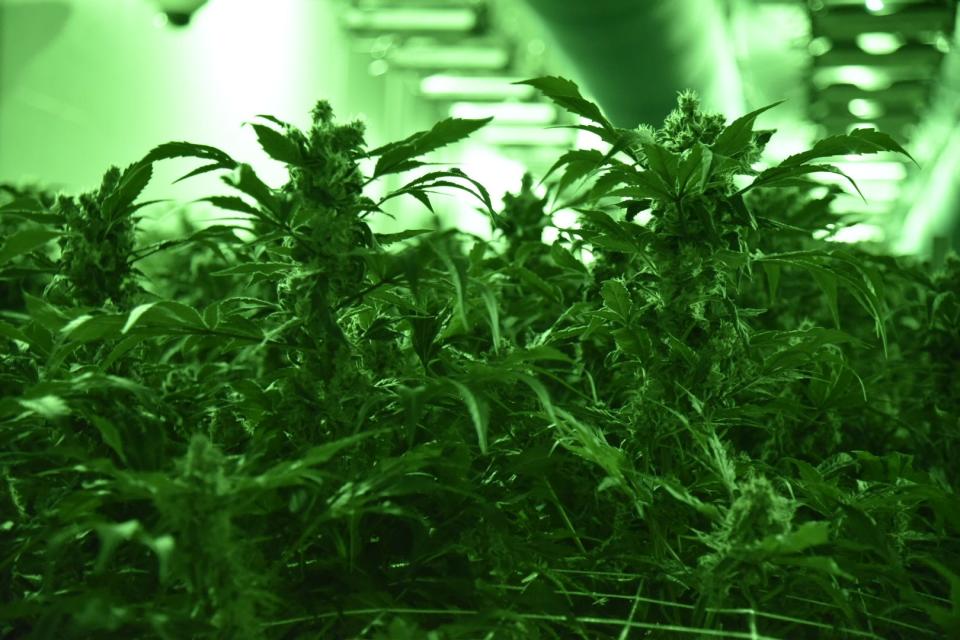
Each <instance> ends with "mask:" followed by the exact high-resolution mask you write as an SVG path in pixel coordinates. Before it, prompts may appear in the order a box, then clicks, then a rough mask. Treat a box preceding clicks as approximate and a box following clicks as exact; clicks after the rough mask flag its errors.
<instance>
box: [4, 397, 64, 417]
mask: <svg viewBox="0 0 960 640" xmlns="http://www.w3.org/2000/svg"><path fill="white" fill-rule="evenodd" d="M17 402H19V403H20V405H21V406H22V407H24V408H25V409H28V410H30V411H32V412H34V413H35V414H37V415H38V416H40V417H41V418H46V419H48V420H53V419H55V418H62V417H63V416H66V415H69V414H70V407H69V406H67V403H66V402H64V401H63V398H61V397H59V396H55V395H45V396H40V397H38V398H20V399H19V400H18V401H17Z"/></svg>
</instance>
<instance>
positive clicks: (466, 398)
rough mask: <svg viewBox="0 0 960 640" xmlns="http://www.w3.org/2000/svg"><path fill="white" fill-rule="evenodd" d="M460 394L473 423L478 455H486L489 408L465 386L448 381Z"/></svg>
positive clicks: (457, 382)
mask: <svg viewBox="0 0 960 640" xmlns="http://www.w3.org/2000/svg"><path fill="white" fill-rule="evenodd" d="M448 382H450V384H452V385H453V386H454V387H455V388H456V389H457V391H458V392H459V393H460V398H461V399H462V400H463V403H464V404H465V405H466V407H467V412H468V413H469V414H470V419H471V420H472V421H473V428H474V430H475V431H476V432H477V442H478V443H479V444H480V453H483V454H486V453H487V436H488V431H489V428H490V423H489V419H490V417H489V413H490V412H489V408H488V406H487V403H486V401H485V400H484V399H483V398H480V397H477V395H476V394H474V392H473V391H472V390H471V389H470V387H468V386H467V385H465V384H463V383H462V382H459V381H457V380H453V379H448Z"/></svg>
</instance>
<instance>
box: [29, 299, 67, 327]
mask: <svg viewBox="0 0 960 640" xmlns="http://www.w3.org/2000/svg"><path fill="white" fill-rule="evenodd" d="M23 300H24V303H25V304H26V306H27V313H29V314H30V317H31V318H32V319H33V320H34V321H35V322H36V323H37V324H39V325H40V326H41V327H43V328H44V329H47V330H48V331H59V330H60V328H61V327H63V326H64V325H65V324H67V323H68V322H70V318H68V317H67V316H66V315H65V314H64V313H63V312H62V311H60V309H57V308H56V307H54V306H53V305H51V304H49V303H48V302H46V301H45V300H43V299H41V298H37V297H36V296H33V295H31V294H29V293H27V292H24V293H23Z"/></svg>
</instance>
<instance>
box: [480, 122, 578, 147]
mask: <svg viewBox="0 0 960 640" xmlns="http://www.w3.org/2000/svg"><path fill="white" fill-rule="evenodd" d="M474 135H475V137H476V138H477V139H478V140H480V141H482V142H485V143H487V144H494V145H504V146H520V147H539V146H552V147H570V146H573V144H574V143H575V142H576V138H577V136H576V131H574V130H571V129H542V128H539V127H497V126H492V127H484V128H483V129H480V131H478V132H477V133H476V134H474Z"/></svg>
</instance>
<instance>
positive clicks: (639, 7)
mask: <svg viewBox="0 0 960 640" xmlns="http://www.w3.org/2000/svg"><path fill="white" fill-rule="evenodd" d="M956 5H957V3H956V1H955V0H669V1H668V0H645V1H637V0H591V1H590V2H566V1H563V2H559V1H556V0H272V1H270V2H265V1H261V0H2V1H0V29H2V30H3V32H2V35H3V38H2V45H0V135H2V136H3V138H2V139H0V172H2V173H3V175H2V176H0V179H11V178H13V179H17V178H18V176H17V175H12V174H13V172H14V171H15V170H16V169H28V168H29V169H30V170H28V171H27V173H30V174H31V175H33V176H34V177H40V173H41V171H40V169H38V167H39V168H43V171H44V172H47V173H49V172H50V170H53V175H51V176H49V177H50V178H56V179H57V180H58V181H59V182H61V183H64V184H71V183H72V182H74V181H77V182H83V183H86V182H89V178H88V177H87V176H86V173H82V172H83V171H85V170H86V169H85V168H84V167H85V166H87V167H92V166H93V165H97V164H98V163H100V156H101V155H102V156H103V158H107V157H110V158H111V159H116V158H118V157H120V158H122V157H127V156H132V155H136V154H137V153H139V152H140V149H139V147H138V148H137V149H136V150H128V149H121V145H124V144H126V145H130V144H132V143H133V142H134V141H136V143H137V144H138V145H140V146H143V145H144V144H148V141H147V139H148V138H149V140H150V142H155V139H157V137H158V136H163V135H180V136H181V137H195V138H196V137H198V135H195V134H194V133H192V132H194V131H196V132H199V133H201V134H202V133H204V132H210V133H211V135H213V136H214V138H216V136H221V137H226V136H228V135H229V136H231V137H232V139H231V140H230V141H229V142H224V141H223V140H222V139H209V140H208V141H209V142H211V143H220V144H224V145H225V146H226V147H227V148H230V147H231V145H232V144H234V143H235V144H238V145H239V144H240V143H239V142H237V140H239V136H240V134H241V133H242V132H241V131H240V130H239V129H237V131H236V132H235V133H228V132H227V128H228V126H232V124H233V122H234V121H236V122H241V121H243V120H244V119H246V118H248V117H249V116H250V113H251V110H253V111H252V112H262V111H271V110H272V111H277V112H279V113H281V115H283V116H284V117H286V118H288V119H291V120H292V121H294V122H296V121H297V114H298V113H299V111H301V110H302V104H306V103H308V102H309V100H310V99H311V98H309V97H308V96H313V98H312V99H315V98H316V96H317V95H325V96H327V97H329V98H331V99H332V100H333V101H334V103H335V104H339V105H341V108H340V111H341V112H342V113H344V115H345V117H349V116H350V115H351V114H358V113H359V114H361V115H363V116H365V117H366V119H367V121H368V129H369V131H370V137H371V140H372V141H373V142H381V141H385V140H388V139H393V138H396V137H397V136H402V135H406V134H408V133H409V132H410V131H411V130H416V129H417V128H422V126H425V125H427V124H428V123H429V122H431V121H432V120H433V119H435V118H437V117H442V116H444V115H452V116H457V117H486V116H493V117H494V118H495V122H494V123H493V124H492V125H491V126H488V127H486V128H485V129H483V130H482V131H481V132H479V134H478V135H477V136H476V142H477V143H478V144H474V145H472V146H471V145H464V148H463V149H461V150H459V152H458V153H459V154H460V155H459V156H458V157H456V158H448V159H450V160H456V161H458V162H462V163H464V164H465V165H468V166H465V167H464V168H465V169H472V170H475V172H476V173H477V174H478V176H477V177H478V178H480V179H481V180H485V181H488V182H490V183H491V190H492V191H493V192H494V193H498V192H499V193H502V192H503V191H505V190H508V189H515V188H516V187H517V186H518V184H519V175H518V174H519V173H520V172H522V170H523V168H524V167H528V168H530V169H531V170H532V171H533V172H534V173H539V172H542V171H543V170H545V168H546V167H548V166H549V164H551V163H552V161H553V160H554V159H555V158H556V157H557V153H558V151H561V150H563V149H565V148H568V147H570V146H573V145H580V146H584V145H586V146H589V145H592V144H595V141H593V140H591V139H590V138H589V136H587V135H584V134H582V133H577V132H575V131H573V130H571V129H566V128H561V127H557V126H555V125H565V124H571V123H572V120H571V119H570V118H569V117H568V116H566V114H563V113H561V112H559V111H558V110H557V109H556V108H555V107H554V106H553V105H552V104H548V103H546V102H543V101H542V100H540V99H539V98H538V96H537V95H535V92H534V91H533V89H532V88H531V87H529V86H523V85H515V84H511V83H512V82H514V81H516V80H519V79H523V78H529V77H533V76H537V75H563V76H566V77H570V78H572V79H574V80H576V81H577V82H578V83H579V84H580V86H581V87H583V89H584V91H585V93H587V94H588V95H589V96H590V97H592V98H593V99H595V100H596V101H597V102H599V103H600V104H601V106H602V107H603V109H604V111H605V112H606V113H607V114H608V115H609V117H610V118H611V119H612V120H613V121H614V122H615V123H617V124H618V125H620V126H634V125H636V124H638V123H652V124H657V123H659V122H660V121H661V120H662V118H663V117H664V115H665V114H666V113H667V112H668V111H669V109H670V108H671V106H672V104H673V102H674V99H675V95H676V92H677V91H679V90H680V89H684V88H688V87H689V88H694V89H696V90H698V91H699V93H700V94H701V96H702V97H703V99H704V103H705V104H706V106H707V107H708V108H710V109H712V110H716V111H722V112H723V113H724V114H726V115H727V116H728V117H729V118H732V117H735V116H737V115H738V114H741V113H743V112H745V111H746V110H749V109H754V108H757V107H760V106H763V105H765V104H769V103H771V102H775V101H778V100H783V99H785V100H786V101H785V102H784V103H783V104H782V105H780V106H779V107H777V108H776V109H774V110H772V111H769V112H766V113H764V114H763V115H762V116H761V120H760V122H759V125H760V126H761V127H767V128H776V129H777V130H778V134H777V135H776V136H775V137H774V138H773V140H772V142H771V146H770V148H769V153H768V157H767V158H766V159H765V161H766V162H767V163H772V162H776V161H778V160H780V159H782V158H783V157H785V156H787V155H789V154H791V153H795V152H797V151H799V150H801V149H802V148H804V147H806V146H807V145H809V144H810V143H811V142H812V141H814V140H815V139H817V138H818V137H822V136H825V135H831V134H834V133H842V132H846V131H848V130H849V129H851V128H853V127H858V126H877V127H878V128H880V129H881V130H883V131H885V132H887V133H890V134H891V135H893V136H894V138H896V139H897V140H898V141H900V142H902V143H904V146H906V147H907V149H908V150H909V151H910V152H911V154H912V155H913V156H914V157H915V158H916V159H917V161H918V163H919V165H920V169H917V168H916V167H914V166H913V165H911V164H909V163H903V162H901V161H899V160H897V159H894V158H884V157H871V158H869V159H866V160H857V161H852V160H849V161H848V160H844V159H840V162H841V163H845V164H842V166H843V169H844V170H845V171H847V172H848V173H849V174H850V175H852V176H853V177H854V178H856V179H857V180H858V183H859V184H860V186H861V188H862V189H863V192H864V195H865V196H866V198H867V203H866V204H864V203H863V202H862V201H860V200H859V199H858V198H857V197H854V196H850V197H845V198H843V199H842V200H841V202H839V203H838V206H839V207H840V208H841V209H846V210H853V211H863V212H864V213H865V222H867V223H868V224H866V225H865V226H863V227H862V231H863V232H864V233H863V234H862V235H861V237H862V238H869V237H874V238H882V239H883V240H885V241H886V242H887V243H888V245H889V246H890V247H891V248H892V249H894V250H897V251H907V252H930V251H931V249H932V247H933V244H934V242H935V240H936V242H938V243H939V244H938V245H937V246H941V247H942V246H945V245H946V244H949V239H950V237H951V236H952V235H955V234H956V233H957V231H956V229H958V228H960V225H957V223H956V218H955V216H953V215H952V213H951V212H952V211H955V210H957V208H958V207H957V206H956V205H957V201H958V191H960V185H958V182H957V178H956V177H955V176H957V175H960V133H958V128H957V126H956V123H957V120H958V117H957V114H958V113H960V98H958V96H960V64H958V63H957V61H956V54H955V52H954V49H953V46H952V43H953V42H954V40H955V32H956V28H955V25H956ZM265 7H267V8H268V9H265ZM160 18H162V20H160ZM335 31H336V32H338V33H334V32H335ZM250 41H256V42H258V43H259V45H258V46H257V47H250V46H249V44H248V43H249V42H250ZM117 51H122V52H123V55H120V56H118V55H116V52H117ZM81 62H83V64H82V65H81ZM241 68H242V69H243V71H241ZM104 78H110V83H109V86H108V84H107V83H106V82H105V80H104ZM124 83H126V84H124ZM121 85H122V86H121ZM175 86H181V87H184V88H186V89H188V90H189V91H190V92H193V93H192V94H191V95H193V96H194V98H195V99H194V100H193V101H192V102H189V108H188V102H186V101H183V100H174V101H171V100H170V99H169V95H171V94H172V92H174V91H175V90H174V87H175ZM91 88H93V89H95V90H94V91H90V89H91ZM118 92H120V93H123V94H124V95H126V96H127V99H126V101H119V100H116V99H114V98H113V97H111V96H115V95H117V94H118ZM164 95H167V96H168V99H167V101H166V103H164V99H163V96H164ZM141 97H142V99H141ZM124 104H125V105H126V107H125V108H126V109H127V110H128V111H129V110H130V109H133V110H137V111H138V127H136V130H135V131H133V132H128V133H126V134H123V133H121V131H120V129H119V128H118V127H119V125H118V124H117V122H118V121H122V119H123V118H127V119H129V118H130V115H129V113H125V112H121V105H124ZM151 104H153V105H159V104H165V106H164V109H163V110H162V111H163V112H162V113H161V110H159V109H157V108H153V107H149V106H148V105H151ZM111 109H112V110H114V111H115V112H114V111H110V110H111ZM215 112H216V113H215ZM188 119H192V122H189V123H188V122H187V120H188ZM181 121H182V122H181ZM228 122H229V123H230V125H227V124H225V123H228ZM81 129H83V131H81ZM233 129H236V127H233ZM233 129H230V131H233ZM94 130H96V131H97V132H98V134H97V135H94V134H93V133H92V132H93V131H94ZM28 132H33V133H30V135H31V136H34V137H35V136H36V135H38V134H39V135H46V134H45V133H43V132H47V133H49V134H50V136H51V141H54V140H55V141H57V142H58V144H61V143H62V144H61V146H62V147H63V148H64V149H66V150H65V151H62V152H61V153H59V154H49V153H48V151H44V150H45V149H46V150H49V149H50V148H51V144H48V143H47V142H44V143H43V144H39V145H37V144H33V145H31V144H27V143H28V142H29V136H28ZM162 132H163V133H162ZM131 133H132V135H130V134H131ZM188 134H189V136H188ZM104 135H108V139H104ZM200 137H202V136H200ZM248 137H249V136H248ZM94 139H96V140H98V143H97V149H96V150H94V151H93V157H87V158H85V159H84V160H83V161H81V160H80V159H78V158H71V157H70V156H69V154H70V153H71V152H70V151H69V149H74V148H75V149H81V148H86V149H89V148H90V147H91V141H92V140H94ZM244 140H245V141H246V142H244V144H246V143H247V142H250V141H249V140H246V138H244ZM48 142H49V141H48ZM248 146H251V147H252V146H253V145H252V142H251V143H250V145H248ZM45 153H47V154H48V157H43V158H41V157H40V156H41V155H43V154H45ZM100 169H101V167H100V166H97V167H96V171H95V172H96V173H98V172H99V171H100ZM269 169H270V168H267V169H265V170H267V172H268V173H269ZM71 172H74V173H76V175H74V173H71ZM88 172H94V170H93V169H92V168H91V169H89V171H88ZM81 174H82V180H81V179H80V177H79V176H81ZM515 174H517V175H515ZM91 175H92V173H91ZM827 179H829V178H827ZM867 212H869V216H866V213H867ZM850 239H856V238H850Z"/></svg>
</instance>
